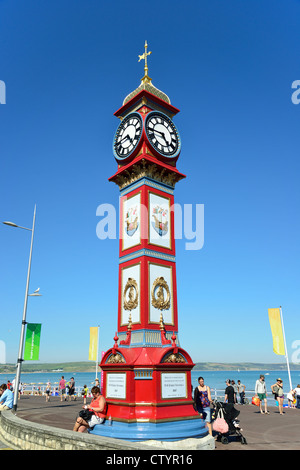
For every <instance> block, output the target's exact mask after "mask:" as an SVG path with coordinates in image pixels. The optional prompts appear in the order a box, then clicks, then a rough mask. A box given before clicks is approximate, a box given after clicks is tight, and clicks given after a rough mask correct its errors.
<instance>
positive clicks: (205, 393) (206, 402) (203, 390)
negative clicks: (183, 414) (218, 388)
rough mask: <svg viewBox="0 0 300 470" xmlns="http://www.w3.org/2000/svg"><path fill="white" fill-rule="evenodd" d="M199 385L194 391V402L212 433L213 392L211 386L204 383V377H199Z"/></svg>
mask: <svg viewBox="0 0 300 470" xmlns="http://www.w3.org/2000/svg"><path fill="white" fill-rule="evenodd" d="M198 384H199V385H198V387H196V388H195V391H194V402H195V405H196V409H197V411H198V413H199V414H202V416H203V419H204V421H205V422H206V424H207V427H208V432H209V434H210V435H212V427H211V412H210V403H211V393H210V387H208V385H204V378H203V377H199V378H198Z"/></svg>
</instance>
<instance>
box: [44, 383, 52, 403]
mask: <svg viewBox="0 0 300 470" xmlns="http://www.w3.org/2000/svg"><path fill="white" fill-rule="evenodd" d="M45 393H46V402H47V401H50V395H51V383H50V382H49V381H48V382H47V385H46V390H45Z"/></svg>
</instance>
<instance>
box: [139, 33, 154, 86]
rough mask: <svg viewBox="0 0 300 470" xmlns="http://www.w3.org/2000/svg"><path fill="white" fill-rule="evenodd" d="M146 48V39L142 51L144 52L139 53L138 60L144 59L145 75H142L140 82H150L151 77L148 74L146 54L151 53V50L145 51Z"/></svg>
mask: <svg viewBox="0 0 300 470" xmlns="http://www.w3.org/2000/svg"><path fill="white" fill-rule="evenodd" d="M147 48H148V44H147V41H145V52H144V54H142V55H139V62H140V61H141V60H144V61H145V67H144V70H145V75H144V77H143V78H142V82H148V83H151V78H150V77H149V76H148V64H147V56H148V55H150V54H152V52H151V51H149V52H147Z"/></svg>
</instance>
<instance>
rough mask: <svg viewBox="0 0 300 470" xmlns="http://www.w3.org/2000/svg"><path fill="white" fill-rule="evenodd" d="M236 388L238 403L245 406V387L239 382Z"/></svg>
mask: <svg viewBox="0 0 300 470" xmlns="http://www.w3.org/2000/svg"><path fill="white" fill-rule="evenodd" d="M237 388H238V394H239V396H240V403H241V405H244V404H245V390H246V387H245V385H244V384H242V383H241V381H240V380H238V381H237Z"/></svg>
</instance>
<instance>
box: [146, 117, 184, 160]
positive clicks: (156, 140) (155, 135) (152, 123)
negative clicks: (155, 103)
mask: <svg viewBox="0 0 300 470" xmlns="http://www.w3.org/2000/svg"><path fill="white" fill-rule="evenodd" d="M145 127H146V134H147V137H148V140H149V142H150V143H151V145H152V146H153V147H154V148H155V150H157V151H158V152H159V153H160V154H161V155H163V156H165V157H174V156H177V155H178V153H179V151H180V138H179V134H178V131H177V129H176V127H175V124H174V123H173V121H172V120H171V119H170V118H169V117H168V116H166V115H164V114H163V113H160V112H158V111H153V112H151V113H149V114H148V116H147V118H146V123H145Z"/></svg>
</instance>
